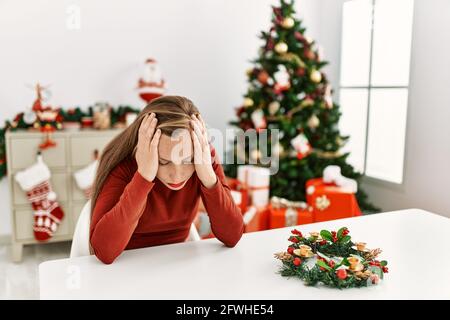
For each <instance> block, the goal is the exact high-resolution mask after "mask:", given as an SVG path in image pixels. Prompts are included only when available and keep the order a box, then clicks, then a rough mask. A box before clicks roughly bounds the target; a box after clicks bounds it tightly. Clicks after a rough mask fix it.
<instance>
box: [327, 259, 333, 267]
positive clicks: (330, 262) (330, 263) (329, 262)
mask: <svg viewBox="0 0 450 320" xmlns="http://www.w3.org/2000/svg"><path fill="white" fill-rule="evenodd" d="M328 265H329V266H330V267H332V268H334V261H333V260H330V261H328Z"/></svg>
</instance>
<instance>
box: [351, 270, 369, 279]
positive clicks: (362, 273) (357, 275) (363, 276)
mask: <svg viewBox="0 0 450 320" xmlns="http://www.w3.org/2000/svg"><path fill="white" fill-rule="evenodd" d="M371 274H372V272H371V271H370V270H366V271H358V272H355V273H354V275H355V278H356V279H358V280H362V279H367V278H368V277H370V276H371Z"/></svg>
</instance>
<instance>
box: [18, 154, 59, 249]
mask: <svg viewBox="0 0 450 320" xmlns="http://www.w3.org/2000/svg"><path fill="white" fill-rule="evenodd" d="M15 180H16V181H17V182H18V183H19V185H20V187H21V188H22V189H23V190H24V191H25V192H26V194H27V198H28V200H29V201H30V203H31V206H32V208H33V214H34V226H33V230H34V237H35V238H36V240H38V241H47V240H49V239H50V238H51V237H52V236H53V234H54V233H55V231H56V230H57V228H58V225H59V224H60V223H61V220H62V219H63V217H64V212H63V210H62V209H61V207H60V206H59V204H58V202H57V201H56V193H55V192H54V191H53V190H52V187H51V185H50V181H49V180H50V170H49V168H48V167H47V165H46V164H45V163H44V161H43V159H42V156H41V155H40V154H38V157H37V162H36V163H35V164H33V165H32V166H30V167H28V168H27V169H25V170H22V171H20V172H18V173H16V175H15Z"/></svg>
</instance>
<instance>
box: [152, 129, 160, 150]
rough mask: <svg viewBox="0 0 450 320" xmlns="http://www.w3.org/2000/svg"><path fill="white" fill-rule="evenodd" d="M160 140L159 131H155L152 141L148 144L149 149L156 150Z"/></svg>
mask: <svg viewBox="0 0 450 320" xmlns="http://www.w3.org/2000/svg"><path fill="white" fill-rule="evenodd" d="M160 138H161V129H158V130H156V132H155V134H154V135H153V138H152V141H151V142H150V148H151V149H152V150H153V151H157V150H158V145H159V139H160Z"/></svg>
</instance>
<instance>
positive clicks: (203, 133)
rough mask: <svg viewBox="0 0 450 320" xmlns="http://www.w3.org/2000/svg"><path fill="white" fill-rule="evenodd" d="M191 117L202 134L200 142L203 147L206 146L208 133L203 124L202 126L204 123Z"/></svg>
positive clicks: (195, 117)
mask: <svg viewBox="0 0 450 320" xmlns="http://www.w3.org/2000/svg"><path fill="white" fill-rule="evenodd" d="M193 117H194V119H195V121H196V123H197V124H198V126H199V128H200V131H201V133H202V137H201V138H200V142H201V143H202V144H203V145H207V144H208V131H206V127H205V124H204V122H203V123H202V122H201V120H200V119H199V118H198V117H197V116H195V115H193Z"/></svg>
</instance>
